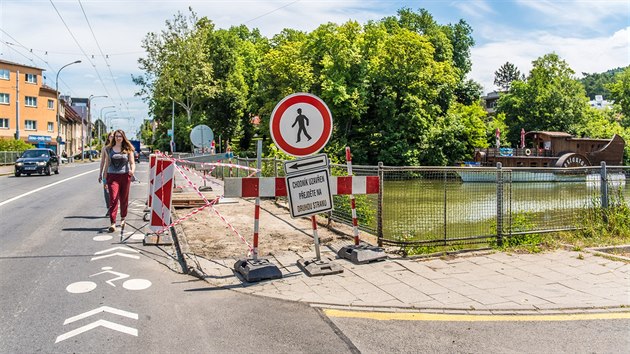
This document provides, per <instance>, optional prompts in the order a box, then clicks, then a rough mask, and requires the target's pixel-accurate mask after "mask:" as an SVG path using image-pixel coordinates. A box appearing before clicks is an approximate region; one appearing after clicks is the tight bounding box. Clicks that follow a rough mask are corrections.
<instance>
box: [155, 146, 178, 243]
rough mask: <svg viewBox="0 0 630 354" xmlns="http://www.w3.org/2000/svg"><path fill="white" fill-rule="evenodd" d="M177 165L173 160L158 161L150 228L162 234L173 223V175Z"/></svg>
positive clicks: (160, 159)
mask: <svg viewBox="0 0 630 354" xmlns="http://www.w3.org/2000/svg"><path fill="white" fill-rule="evenodd" d="M174 172H175V164H174V162H173V161H172V160H167V159H162V158H159V159H157V161H156V163H155V179H154V182H153V188H152V189H153V193H151V219H150V222H149V228H150V229H151V230H152V231H154V232H162V231H163V230H164V228H165V226H168V225H169V224H170V223H171V199H172V198H171V197H172V195H173V177H174V176H173V175H174Z"/></svg>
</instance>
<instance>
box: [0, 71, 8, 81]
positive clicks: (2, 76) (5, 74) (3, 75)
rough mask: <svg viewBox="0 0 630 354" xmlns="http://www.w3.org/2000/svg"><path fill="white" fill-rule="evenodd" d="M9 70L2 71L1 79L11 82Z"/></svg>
mask: <svg viewBox="0 0 630 354" xmlns="http://www.w3.org/2000/svg"><path fill="white" fill-rule="evenodd" d="M9 74H10V72H9V70H7V69H0V79H2V80H9Z"/></svg>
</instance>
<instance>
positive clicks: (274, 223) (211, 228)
mask: <svg viewBox="0 0 630 354" xmlns="http://www.w3.org/2000/svg"><path fill="white" fill-rule="evenodd" d="M254 202H255V201H254V199H247V200H245V199H240V198H230V199H229V200H226V202H225V203H218V204H215V205H214V208H215V209H216V211H217V212H218V213H219V214H221V215H222V216H223V217H224V218H225V221H226V222H227V223H229V224H230V225H232V226H233V227H234V229H235V230H236V231H238V233H239V234H240V235H241V236H243V237H244V238H245V240H247V242H248V243H249V244H250V245H252V246H253V234H254V209H255V204H254ZM193 210H194V209H176V210H175V217H182V216H184V215H186V214H188V213H190V212H191V211H193ZM317 221H318V227H317V233H318V236H319V240H320V245H321V246H325V245H327V244H330V243H337V242H340V241H347V242H348V244H350V243H351V242H352V227H350V226H347V225H345V224H340V223H331V226H332V228H333V229H334V231H333V230H332V229H331V228H327V227H325V226H326V225H327V224H328V220H327V219H326V218H323V217H319V216H318V217H317ZM226 222H224V221H223V220H222V219H221V218H220V217H219V216H218V215H217V214H216V213H215V211H214V210H212V208H210V207H208V208H206V209H204V210H202V211H201V212H200V213H198V214H196V215H193V216H192V217H190V218H189V219H187V220H185V221H184V222H183V223H182V224H181V231H179V232H180V233H183V235H178V236H180V239H182V241H183V243H185V246H186V248H187V250H186V251H185V252H189V253H192V254H195V255H197V256H201V257H204V258H207V259H226V258H240V257H244V256H246V255H247V252H248V247H247V245H245V243H244V242H243V241H242V240H241V239H240V238H239V236H238V235H236V233H235V232H234V231H233V230H232V229H231V228H230V227H229V226H228V225H227V223H226ZM182 231H183V232H182ZM362 234H363V233H361V232H360V235H362ZM362 237H363V236H362ZM362 240H364V239H363V238H362ZM364 241H366V242H370V243H372V244H374V243H373V242H371V240H370V238H368V236H367V235H365V240H364ZM313 246H314V240H313V230H312V222H311V219H310V217H302V218H297V219H293V218H291V215H290V212H289V210H288V205H287V204H286V202H284V203H282V202H279V203H276V202H275V201H274V200H273V199H263V200H262V201H261V208H260V231H259V240H258V254H259V255H260V256H267V255H272V254H279V253H282V252H285V251H296V252H299V251H308V250H310V249H312V247H313Z"/></svg>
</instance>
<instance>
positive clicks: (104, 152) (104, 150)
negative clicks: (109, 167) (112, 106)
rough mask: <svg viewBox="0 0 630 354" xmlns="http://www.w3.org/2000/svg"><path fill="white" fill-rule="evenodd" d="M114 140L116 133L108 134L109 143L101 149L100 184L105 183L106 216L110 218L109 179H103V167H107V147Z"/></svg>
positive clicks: (106, 142)
mask: <svg viewBox="0 0 630 354" xmlns="http://www.w3.org/2000/svg"><path fill="white" fill-rule="evenodd" d="M112 139H114V132H109V134H107V141H105V144H104V145H103V148H102V149H101V166H100V170H99V172H98V183H101V182H102V183H103V196H104V197H105V207H106V208H107V212H105V216H106V217H107V216H109V190H107V178H103V172H104V171H105V170H104V169H103V167H105V161H106V160H107V158H108V156H107V146H108V145H109V143H111V141H112Z"/></svg>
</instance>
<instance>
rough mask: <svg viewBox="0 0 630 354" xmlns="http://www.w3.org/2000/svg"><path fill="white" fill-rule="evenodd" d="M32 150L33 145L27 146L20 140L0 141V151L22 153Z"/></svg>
mask: <svg viewBox="0 0 630 354" xmlns="http://www.w3.org/2000/svg"><path fill="white" fill-rule="evenodd" d="M32 148H34V146H33V145H31V144H28V143H26V142H24V141H22V140H15V139H0V151H20V152H21V151H24V150H28V149H32Z"/></svg>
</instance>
